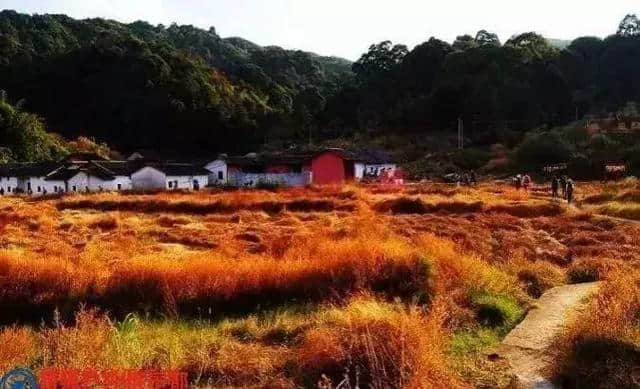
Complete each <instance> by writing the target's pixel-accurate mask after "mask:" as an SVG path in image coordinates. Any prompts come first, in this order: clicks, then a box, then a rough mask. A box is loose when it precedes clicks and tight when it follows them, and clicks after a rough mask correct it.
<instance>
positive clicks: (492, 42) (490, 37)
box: [475, 30, 500, 47]
mask: <svg viewBox="0 0 640 389" xmlns="http://www.w3.org/2000/svg"><path fill="white" fill-rule="evenodd" d="M475 42H476V44H477V45H478V46H481V47H483V46H494V47H499V46H500V38H498V35H497V34H494V33H491V32H489V31H487V30H480V31H478V33H477V34H476V38H475Z"/></svg>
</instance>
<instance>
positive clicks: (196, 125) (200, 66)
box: [0, 11, 351, 153]
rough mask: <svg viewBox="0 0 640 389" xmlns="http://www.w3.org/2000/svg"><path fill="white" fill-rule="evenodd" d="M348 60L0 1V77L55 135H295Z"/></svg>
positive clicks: (160, 140)
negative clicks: (2, 7) (30, 11)
mask: <svg viewBox="0 0 640 389" xmlns="http://www.w3.org/2000/svg"><path fill="white" fill-rule="evenodd" d="M350 65H351V64H350V63H349V62H348V61H346V60H342V59H338V58H325V57H321V56H317V55H315V54H311V53H306V52H302V51H291V50H284V49H282V48H279V47H260V46H258V45H255V44H253V43H251V42H248V41H246V40H243V39H240V38H228V39H222V38H221V37H220V36H218V35H217V34H216V32H215V30H214V29H213V28H212V29H210V30H208V31H206V30H202V29H199V28H195V27H193V26H178V25H175V24H174V25H171V26H169V27H164V26H152V25H150V24H148V23H145V22H134V23H131V24H122V23H118V22H115V21H111V20H103V19H90V20H75V19H72V18H69V17H67V16H64V15H34V16H29V15H24V14H18V13H16V12H14V11H2V12H0V89H5V90H6V91H7V92H8V93H9V95H10V96H15V97H16V98H22V97H24V98H25V99H26V105H25V108H26V109H28V110H30V111H33V112H36V113H38V114H39V115H41V116H43V117H44V118H46V120H47V124H48V126H49V127H50V129H51V130H52V131H55V132H59V133H61V134H62V135H64V136H68V137H72V136H77V135H79V134H81V135H85V134H86V135H91V136H95V137H97V138H98V139H100V140H105V141H107V142H109V143H110V144H113V145H115V146H117V147H118V148H123V149H130V148H135V147H143V146H144V147H147V148H148V147H156V148H160V149H163V148H164V149H167V148H171V149H179V150H183V151H189V152H190V153H197V152H204V151H207V152H211V151H212V150H227V149H230V150H234V149H238V150H239V149H246V148H247V147H252V146H253V145H256V144H259V143H261V142H262V141H264V139H265V138H267V137H269V136H270V135H271V134H272V133H274V134H275V133H277V134H279V135H282V134H284V135H287V136H289V135H290V136H295V129H297V128H300V127H304V126H305V125H306V124H307V123H308V122H309V120H310V119H309V118H310V115H312V114H313V113H314V112H317V111H319V110H320V109H321V108H322V105H323V103H324V101H325V99H327V98H328V97H329V96H331V95H332V94H334V93H335V92H336V91H337V90H338V88H339V85H340V83H341V82H342V81H343V80H345V79H347V80H348V79H349V78H350V77H351V69H350Z"/></svg>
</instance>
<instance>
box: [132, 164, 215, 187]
mask: <svg viewBox="0 0 640 389" xmlns="http://www.w3.org/2000/svg"><path fill="white" fill-rule="evenodd" d="M131 181H132V185H133V189H136V190H158V189H167V190H179V189H182V190H197V189H203V188H205V187H206V186H207V185H208V184H209V172H208V171H207V170H204V169H198V168H194V167H193V166H190V165H183V164H168V165H162V166H145V167H143V168H141V169H139V170H137V171H136V172H134V173H133V174H131Z"/></svg>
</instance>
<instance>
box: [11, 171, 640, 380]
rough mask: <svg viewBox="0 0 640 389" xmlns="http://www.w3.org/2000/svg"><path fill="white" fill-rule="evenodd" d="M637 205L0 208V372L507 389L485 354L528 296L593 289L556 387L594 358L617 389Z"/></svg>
mask: <svg viewBox="0 0 640 389" xmlns="http://www.w3.org/2000/svg"><path fill="white" fill-rule="evenodd" d="M638 194H640V188H638V187H636V184H635V183H634V182H625V183H619V184H608V185H602V184H582V185H578V187H577V202H576V203H575V204H574V205H571V206H567V205H566V204H565V203H564V202H563V201H561V200H556V199H552V198H550V197H549V196H548V193H547V190H546V188H542V187H540V188H534V189H533V190H532V191H531V192H524V191H516V190H515V189H512V188H510V187H507V186H504V185H502V184H490V183H483V184H481V185H480V186H478V187H474V188H465V187H455V186H449V185H436V184H423V185H415V186H407V187H359V186H347V187H327V188H304V189H282V190H277V191H258V190H255V191H214V190H211V191H201V192H197V193H158V194H108V193H103V194H86V195H75V196H68V197H63V198H50V199H27V198H11V197H2V198H0V309H1V312H2V316H0V317H1V322H2V323H1V324H2V327H1V329H0V344H3V345H4V346H3V347H2V348H0V372H3V371H6V370H8V369H10V368H12V367H14V366H27V367H30V368H32V369H35V370H36V371H37V370H39V369H42V368H48V367H55V368H72V369H83V368H97V369H106V370H108V369H176V370H180V371H183V372H186V373H187V374H188V379H189V382H190V384H192V385H193V386H195V387H225V388H230V387H254V388H296V387H319V388H337V387H342V388H345V387H355V386H356V385H359V386H360V387H373V388H458V387H460V388H466V387H508V386H509V385H510V384H511V383H512V377H511V375H510V373H509V370H508V367H507V366H505V364H504V363H503V362H500V361H498V362H491V361H489V360H488V359H487V358H486V353H487V352H488V351H489V350H490V349H491V348H492V347H493V346H495V345H496V344H497V343H498V342H499V341H500V339H501V338H502V337H503V336H504V335H506V333H507V332H508V331H509V330H510V329H511V328H513V326H515V325H516V324H517V323H518V322H519V321H520V320H521V319H522V317H523V316H524V314H525V312H526V310H527V309H528V308H530V307H532V306H533V305H534V304H535V299H536V298H538V297H539V296H540V295H541V294H542V293H544V291H545V290H547V289H549V288H551V287H554V286H558V285H562V284H566V283H575V282H584V281H593V280H603V281H604V282H605V286H604V287H603V292H602V293H601V295H599V296H598V297H596V298H595V299H594V301H593V302H592V305H590V307H589V310H590V312H591V315H592V317H600V318H602V320H598V321H597V323H595V321H594V323H593V324H586V323H575V324H574V325H572V326H571V328H570V330H569V331H568V332H567V334H565V335H563V337H562V338H560V339H558V340H557V343H558V349H559V350H562V358H560V359H559V361H558V365H557V366H556V367H557V369H556V370H557V371H555V372H554V373H555V374H557V375H558V376H559V377H562V378H563V379H566V380H567V382H572V383H578V384H581V383H585V382H586V383H588V384H593V382H591V381H585V380H586V378H584V377H586V376H588V375H589V366H590V365H589V363H591V364H592V365H595V364H597V361H591V360H590V359H589V358H590V356H591V355H592V354H591V353H593V352H596V353H597V352H599V350H604V351H603V352H607V353H608V354H606V355H607V356H608V357H610V358H611V361H610V362H611V363H614V362H615V363H616V364H617V365H616V366H617V367H616V368H606V367H602V369H601V376H602V377H609V378H610V379H611V380H614V379H615V380H617V381H615V382H618V386H620V385H622V386H624V385H626V384H628V383H629V382H631V381H629V380H628V379H626V380H625V378H624V374H625V372H626V371H627V370H628V369H633V368H635V367H637V366H638V364H635V365H634V363H635V362H636V361H637V359H634V358H638V355H640V353H639V352H638V347H639V346H640V330H639V327H638V326H637V320H638V318H639V317H640V303H639V301H640V295H639V294H638V293H639V292H638V291H639V290H640V270H639V269H640V266H639V264H640V224H638V223H636V222H635V219H636V217H634V215H635V214H634V211H633V210H634V209H636V207H637V208H638V209H640V195H638ZM638 215H639V216H638V219H640V212H639V213H638ZM612 345H617V346H619V347H614V346H612ZM620 345H623V346H624V347H623V346H620ZM590 347H591V348H590ZM594 347H595V348H594ZM607 347H608V348H607ZM625 347H626V348H625ZM594 350H595V351H594ZM621 350H622V351H621ZM575 366H581V368H580V369H577V368H575ZM603 366H604V365H603ZM607 366H609V365H607ZM625 369H627V370H625ZM569 372H570V373H569Z"/></svg>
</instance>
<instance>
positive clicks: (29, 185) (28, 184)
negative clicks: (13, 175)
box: [27, 182, 31, 191]
mask: <svg viewBox="0 0 640 389" xmlns="http://www.w3.org/2000/svg"><path fill="white" fill-rule="evenodd" d="M27 190H28V191H31V183H30V182H27Z"/></svg>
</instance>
